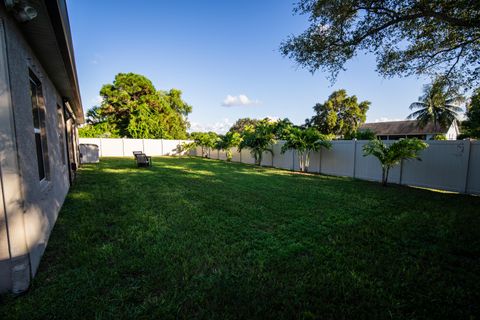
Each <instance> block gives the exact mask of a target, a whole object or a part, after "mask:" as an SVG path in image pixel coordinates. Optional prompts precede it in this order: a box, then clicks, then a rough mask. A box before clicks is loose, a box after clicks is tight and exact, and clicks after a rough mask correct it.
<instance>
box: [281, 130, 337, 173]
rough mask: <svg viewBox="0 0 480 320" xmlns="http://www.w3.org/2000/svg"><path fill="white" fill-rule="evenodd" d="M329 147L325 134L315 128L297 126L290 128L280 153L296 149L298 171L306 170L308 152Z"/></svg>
mask: <svg viewBox="0 0 480 320" xmlns="http://www.w3.org/2000/svg"><path fill="white" fill-rule="evenodd" d="M322 147H323V148H326V149H330V148H331V147H332V144H331V143H330V142H329V141H327V136H325V135H323V134H321V133H320V132H319V131H318V130H317V129H315V128H297V127H294V128H292V129H291V130H290V133H289V135H288V136H287V138H286V141H285V144H284V145H283V146H282V153H285V152H286V151H287V150H291V149H293V150H296V151H297V157H298V163H299V164H300V171H302V172H307V171H308V168H309V166H310V154H311V153H312V152H313V151H318V150H320V148H322Z"/></svg>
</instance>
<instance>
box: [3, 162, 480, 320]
mask: <svg viewBox="0 0 480 320" xmlns="http://www.w3.org/2000/svg"><path fill="white" fill-rule="evenodd" d="M153 160H154V161H153V163H154V166H153V167H151V168H136V167H135V162H134V160H133V159H125V158H124V159H121V158H107V159H102V161H101V162H100V163H99V164H92V165H86V166H84V167H82V168H81V169H80V172H79V175H78V179H77V181H76V182H75V185H74V186H73V188H72V190H71V192H70V194H69V196H68V198H67V200H66V202H65V205H64V208H63V209H62V212H61V213H60V215H59V219H58V221H57V224H56V226H55V228H54V231H53V234H52V236H51V239H50V241H49V244H48V247H47V250H46V253H45V256H44V258H43V260H42V262H41V265H40V269H39V271H38V275H37V277H36V278H35V280H34V283H33V286H32V288H31V290H30V291H29V292H27V293H25V294H24V295H22V296H19V297H16V298H14V297H12V296H4V297H3V298H2V299H3V301H2V302H1V303H2V304H1V306H0V319H51V318H57V319H94V318H97V319H138V318H140V319H173V318H182V319H183V318H188V319H192V318H201V319H253V318H256V319H292V318H293V319H302V318H320V319H329V318H332V319H357V318H364V319H386V318H394V319H421V318H431V319H441V318H443V319H469V318H472V319H473V318H474V316H476V315H478V314H479V312H480V309H479V304H478V301H480V198H478V197H471V196H465V195H458V194H446V193H438V192H431V191H428V190H421V189H414V188H408V187H400V186H395V185H392V186H389V187H388V188H384V187H382V186H381V185H380V184H378V183H372V182H366V181H359V180H352V179H348V178H340V177H330V176H328V177H327V176H320V175H310V174H309V175H303V174H296V173H291V172H288V171H285V170H277V169H272V168H258V167H254V166H250V165H243V164H235V163H227V162H223V161H214V160H206V159H199V158H155V159H153Z"/></svg>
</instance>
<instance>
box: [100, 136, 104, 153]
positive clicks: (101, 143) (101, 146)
mask: <svg viewBox="0 0 480 320" xmlns="http://www.w3.org/2000/svg"><path fill="white" fill-rule="evenodd" d="M100 157H103V141H102V138H100Z"/></svg>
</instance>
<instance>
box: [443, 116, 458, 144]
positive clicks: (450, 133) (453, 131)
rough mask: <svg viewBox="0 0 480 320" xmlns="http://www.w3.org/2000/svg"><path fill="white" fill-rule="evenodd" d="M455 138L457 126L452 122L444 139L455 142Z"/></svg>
mask: <svg viewBox="0 0 480 320" xmlns="http://www.w3.org/2000/svg"><path fill="white" fill-rule="evenodd" d="M457 136H458V126H457V124H456V122H455V121H454V122H452V125H451V126H450V128H448V131H447V133H446V134H445V138H446V139H447V140H457Z"/></svg>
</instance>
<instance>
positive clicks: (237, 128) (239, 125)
mask: <svg viewBox="0 0 480 320" xmlns="http://www.w3.org/2000/svg"><path fill="white" fill-rule="evenodd" d="M259 121H260V120H257V119H251V118H240V119H238V120H237V121H235V123H234V124H233V125H232V126H231V127H230V130H228V131H229V132H237V133H239V134H242V133H243V131H244V130H245V128H246V127H247V126H250V127H254V126H255V125H256V124H257V123H258V122H259Z"/></svg>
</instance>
